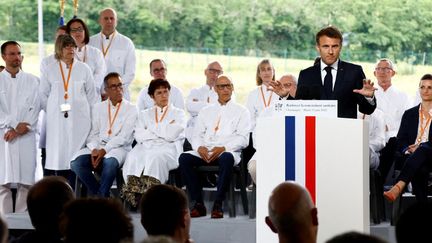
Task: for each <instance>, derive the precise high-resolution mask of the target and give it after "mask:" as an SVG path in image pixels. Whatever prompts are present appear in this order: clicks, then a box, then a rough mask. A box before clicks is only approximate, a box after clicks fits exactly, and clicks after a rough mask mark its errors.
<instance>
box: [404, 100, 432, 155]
mask: <svg viewBox="0 0 432 243" xmlns="http://www.w3.org/2000/svg"><path fill="white" fill-rule="evenodd" d="M419 108H420V105H417V106H414V107H413V108H410V109H408V110H406V111H405V112H404V114H403V116H402V120H401V124H400V127H399V131H398V134H397V140H398V150H399V151H400V152H401V153H402V154H403V153H405V151H406V150H407V149H408V146H409V145H411V144H414V143H415V142H416V139H417V132H418V124H419ZM431 141H432V129H429V143H430V142H431Z"/></svg>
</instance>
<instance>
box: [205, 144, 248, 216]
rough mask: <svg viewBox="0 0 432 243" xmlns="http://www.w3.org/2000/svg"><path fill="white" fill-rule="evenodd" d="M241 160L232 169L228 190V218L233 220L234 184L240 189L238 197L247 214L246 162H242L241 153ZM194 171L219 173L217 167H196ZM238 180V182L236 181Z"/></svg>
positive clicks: (234, 210)
mask: <svg viewBox="0 0 432 243" xmlns="http://www.w3.org/2000/svg"><path fill="white" fill-rule="evenodd" d="M241 157H242V159H241V160H240V163H239V164H238V165H235V166H234V168H233V173H232V176H231V183H230V186H229V190H228V192H227V193H228V197H227V198H228V201H229V210H228V212H229V217H231V218H233V217H236V201H235V195H234V192H235V187H236V182H237V181H238V182H239V187H240V196H241V200H242V205H243V212H244V214H245V215H247V214H248V211H249V205H248V198H247V193H246V180H247V177H246V176H247V166H246V164H247V161H244V160H243V151H242V155H241ZM196 170H197V171H198V172H200V173H217V172H218V171H219V166H218V165H203V166H198V167H197V168H196ZM237 179H239V180H237Z"/></svg>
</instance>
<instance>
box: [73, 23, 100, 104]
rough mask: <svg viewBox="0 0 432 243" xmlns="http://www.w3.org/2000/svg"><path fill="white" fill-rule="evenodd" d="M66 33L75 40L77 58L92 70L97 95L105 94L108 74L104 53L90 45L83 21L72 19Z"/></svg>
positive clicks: (88, 34)
mask: <svg viewBox="0 0 432 243" xmlns="http://www.w3.org/2000/svg"><path fill="white" fill-rule="evenodd" d="M66 33H67V34H69V35H70V36H72V38H74V40H75V43H76V45H77V48H76V50H75V58H76V59H77V60H78V61H80V62H83V63H85V64H87V65H88V66H89V67H90V69H91V70H92V74H93V78H94V80H95V87H96V93H97V94H98V95H100V94H101V92H103V79H104V76H105V74H106V65H105V60H104V57H103V55H102V52H101V51H100V50H99V49H97V48H96V47H93V46H90V45H88V43H89V41H90V33H89V30H88V28H87V25H86V24H85V23H84V21H83V20H81V19H78V18H77V19H71V20H70V21H69V22H68V23H67V25H66Z"/></svg>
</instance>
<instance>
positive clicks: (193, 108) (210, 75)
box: [186, 61, 223, 143]
mask: <svg viewBox="0 0 432 243" xmlns="http://www.w3.org/2000/svg"><path fill="white" fill-rule="evenodd" d="M221 74H223V68H222V66H221V65H220V63H219V62H217V61H214V62H211V63H209V64H208V65H207V68H206V69H205V70H204V75H205V76H206V83H205V84H204V85H203V86H201V87H200V88H195V89H192V90H191V91H190V93H189V95H188V97H187V99H186V109H187V111H188V112H189V114H190V115H191V117H190V119H189V121H188V124H187V128H186V139H187V142H188V143H192V133H193V129H194V127H195V122H196V119H197V116H198V113H199V112H200V110H201V109H202V108H204V107H205V106H207V105H209V104H215V103H216V102H217V100H218V95H217V93H216V91H215V83H216V80H217V78H218V77H219V75H221Z"/></svg>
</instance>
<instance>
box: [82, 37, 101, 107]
mask: <svg viewBox="0 0 432 243" xmlns="http://www.w3.org/2000/svg"><path fill="white" fill-rule="evenodd" d="M84 56H85V58H84ZM75 57H76V58H77V59H78V61H81V62H84V59H85V62H84V63H85V64H87V65H88V66H89V67H90V69H91V70H92V74H93V78H94V80H95V87H96V94H97V96H98V97H99V96H100V94H101V91H102V89H103V80H104V78H105V75H106V74H107V72H106V65H105V59H104V57H103V55H102V52H101V51H100V50H99V49H97V48H96V47H94V46H90V45H85V46H83V47H82V48H81V52H79V51H78V48H77V50H75ZM98 100H100V98H99V99H98Z"/></svg>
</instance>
